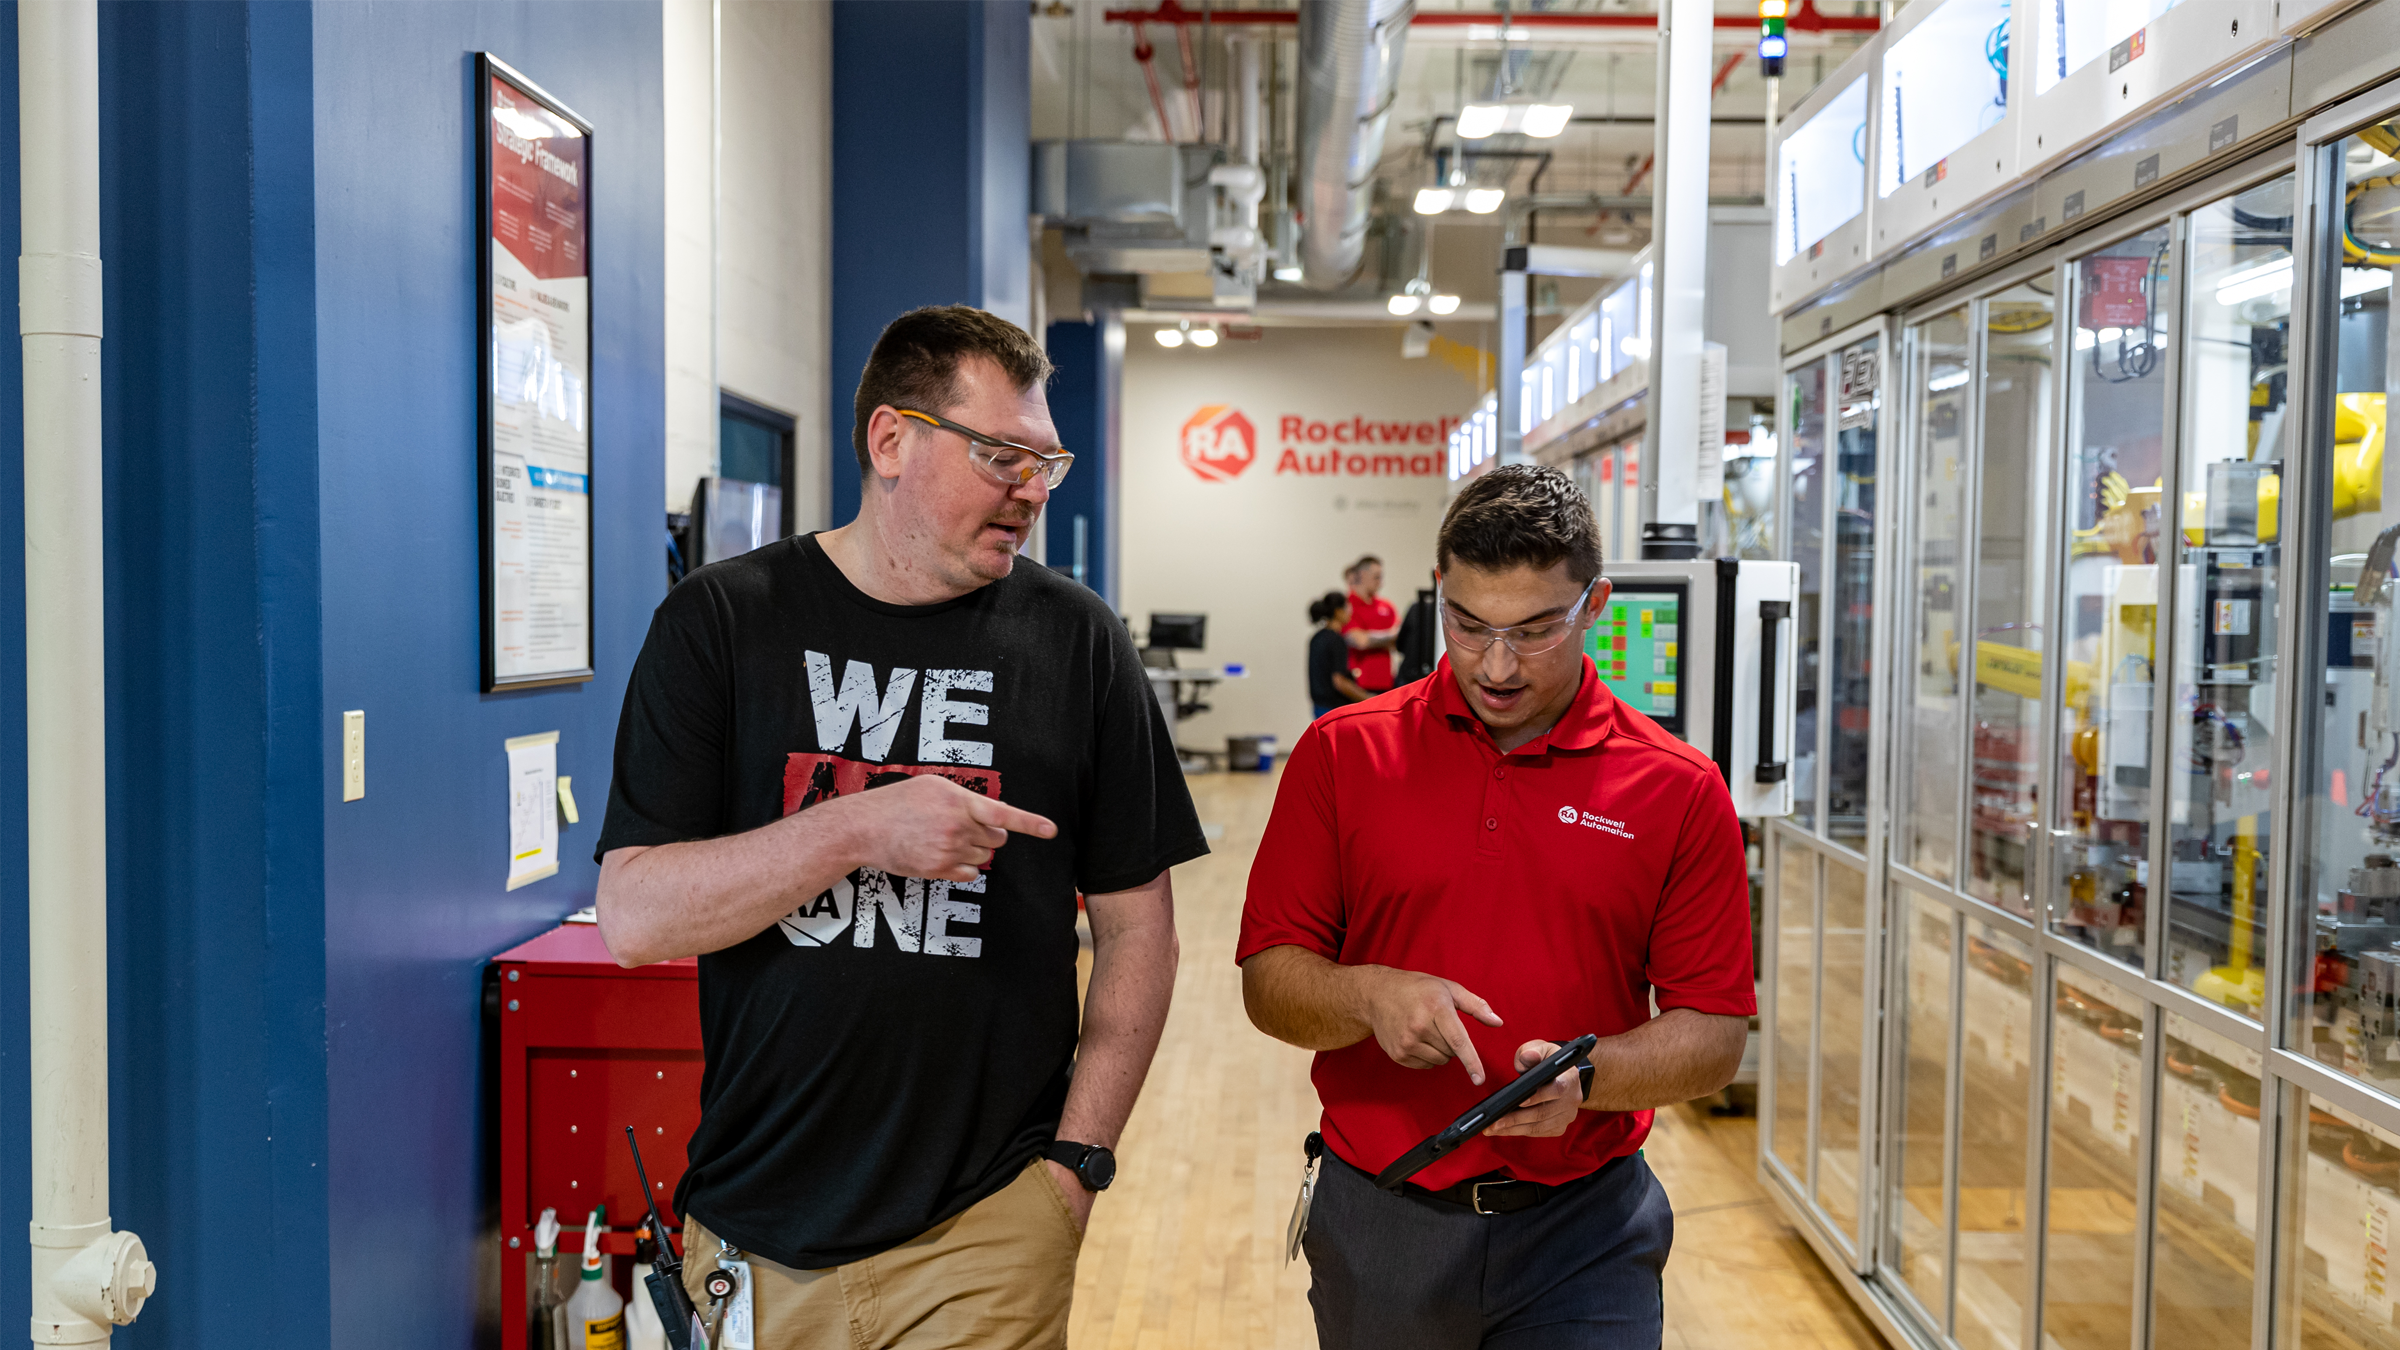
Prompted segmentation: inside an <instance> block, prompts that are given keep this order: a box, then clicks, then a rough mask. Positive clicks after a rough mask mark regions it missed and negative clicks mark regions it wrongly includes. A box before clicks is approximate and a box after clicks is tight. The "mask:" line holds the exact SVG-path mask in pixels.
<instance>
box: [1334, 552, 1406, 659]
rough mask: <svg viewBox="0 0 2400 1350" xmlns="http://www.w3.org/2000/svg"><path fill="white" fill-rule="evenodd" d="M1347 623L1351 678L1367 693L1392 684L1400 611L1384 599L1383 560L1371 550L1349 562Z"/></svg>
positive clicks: (1345, 638)
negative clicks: (1393, 657) (1348, 616)
mask: <svg viewBox="0 0 2400 1350" xmlns="http://www.w3.org/2000/svg"><path fill="white" fill-rule="evenodd" d="M1342 575H1343V576H1345V577H1347V578H1348V579H1349V581H1350V622H1349V623H1347V624H1345V625H1343V627H1342V640H1343V641H1345V642H1348V643H1349V644H1350V678H1351V679H1354V680H1356V681H1358V684H1359V687H1360V688H1361V689H1364V690H1366V691H1367V692H1368V693H1370V694H1380V693H1382V692H1383V691H1384V690H1386V689H1389V688H1391V687H1392V650H1393V648H1394V647H1395V646H1396V645H1397V644H1396V642H1395V641H1394V639H1396V638H1398V637H1399V636H1400V611H1399V610H1396V609H1394V608H1392V602H1391V601H1389V600H1386V599H1384V598H1383V595H1382V591H1383V559H1381V558H1378V557H1376V556H1375V555H1374V554H1372V553H1370V554H1368V555H1367V556H1365V557H1363V558H1361V559H1359V560H1358V561H1357V562H1354V563H1352V564H1350V570H1349V571H1347V572H1344V573H1343V574H1342Z"/></svg>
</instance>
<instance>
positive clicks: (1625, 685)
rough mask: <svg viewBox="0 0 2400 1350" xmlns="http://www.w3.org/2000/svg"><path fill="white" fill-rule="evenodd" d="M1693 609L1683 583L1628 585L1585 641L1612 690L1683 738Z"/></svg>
mask: <svg viewBox="0 0 2400 1350" xmlns="http://www.w3.org/2000/svg"><path fill="white" fill-rule="evenodd" d="M1690 607H1691V593H1690V589H1689V588H1688V587H1687V586H1686V585H1685V584H1684V583H1683V582H1680V581H1673V582H1657V581H1647V580H1641V581H1627V582H1626V583H1624V587H1623V589H1621V590H1619V591H1617V592H1616V593H1615V594H1614V595H1611V596H1609V597H1608V604H1607V605H1606V606H1605V607H1604V608H1602V609H1601V611H1600V612H1599V614H1598V615H1597V616H1595V621H1594V622H1593V624H1592V626H1591V628H1590V629H1589V630H1588V632H1587V634H1586V636H1585V638H1584V650H1585V651H1587V652H1589V653H1591V656H1592V660H1593V662H1594V663H1595V664H1596V665H1597V666H1598V667H1599V672H1600V679H1601V682H1602V683H1604V684H1606V685H1607V686H1608V688H1609V692H1610V693H1613V694H1615V695H1616V696H1617V699H1618V701H1619V702H1621V703H1623V704H1624V705H1625V706H1626V707H1629V708H1631V709H1633V710H1634V711H1635V712H1638V713H1643V714H1646V715H1647V716H1648V717H1649V718H1650V719H1651V720H1652V721H1655V722H1657V723H1658V724H1659V725H1660V726H1661V727H1664V728H1666V729H1667V730H1668V731H1671V732H1673V733H1675V734H1676V735H1679V736H1680V735H1682V734H1683V729H1684V710H1685V706H1686V697H1685V689H1684V678H1683V668H1684V661H1683V648H1684V643H1685V642H1686V641H1687V640H1688V639H1687V637H1686V635H1685V633H1684V624H1683V618H1684V612H1685V611H1686V610H1688V609H1689V608H1690Z"/></svg>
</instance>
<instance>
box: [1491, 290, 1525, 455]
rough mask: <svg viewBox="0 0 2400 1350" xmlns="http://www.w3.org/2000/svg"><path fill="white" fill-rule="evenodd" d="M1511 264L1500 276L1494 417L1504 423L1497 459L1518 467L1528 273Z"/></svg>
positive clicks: (1521, 444)
mask: <svg viewBox="0 0 2400 1350" xmlns="http://www.w3.org/2000/svg"><path fill="white" fill-rule="evenodd" d="M1512 252H1514V250H1512ZM1509 261H1510V266H1509V268H1508V269H1507V270H1505V271H1503V272H1501V273H1500V376H1499V389H1498V393H1499V399H1498V401H1497V402H1496V403H1495V405H1494V408H1493V415H1494V417H1495V418H1496V419H1497V420H1498V421H1499V423H1500V427H1499V432H1500V434H1499V437H1498V441H1499V445H1498V450H1499V453H1498V455H1497V456H1495V459H1496V460H1497V462H1499V463H1502V464H1517V463H1521V462H1523V461H1524V458H1525V269H1524V268H1523V266H1522V265H1520V264H1519V263H1518V260H1517V259H1515V258H1513V257H1512V258H1511V259H1510V260H1509Z"/></svg>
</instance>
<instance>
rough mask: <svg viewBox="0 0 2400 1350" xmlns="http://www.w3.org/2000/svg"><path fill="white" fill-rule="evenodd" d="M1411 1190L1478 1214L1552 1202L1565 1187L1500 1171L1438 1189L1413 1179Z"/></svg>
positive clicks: (1494, 1212) (1516, 1209)
mask: <svg viewBox="0 0 2400 1350" xmlns="http://www.w3.org/2000/svg"><path fill="white" fill-rule="evenodd" d="M1408 1189H1409V1190H1411V1191H1413V1192H1415V1193H1416V1194H1418V1195H1422V1196H1424V1197H1426V1198H1427V1199H1429V1200H1439V1201H1441V1202H1443V1203H1444V1204H1451V1205H1460V1206H1463V1207H1465V1208H1467V1209H1471V1210H1474V1211H1475V1212H1476V1213H1478V1214H1514V1213H1516V1212H1517V1211H1518V1210H1521V1209H1533V1208H1535V1207H1537V1206H1540V1205H1546V1204H1548V1203H1550V1198H1551V1197H1552V1196H1554V1195H1556V1194H1558V1193H1559V1191H1560V1190H1561V1189H1563V1188H1562V1187H1558V1186H1545V1185H1543V1184H1542V1183H1540V1182H1538V1181H1521V1180H1519V1179H1517V1178H1515V1177H1508V1176H1502V1175H1501V1174H1500V1173H1498V1172H1486V1173H1484V1174H1483V1175H1482V1176H1479V1177H1469V1178H1467V1179H1466V1180H1465V1181H1462V1182H1460V1183H1458V1184H1457V1185H1455V1186H1446V1187H1444V1188H1442V1189H1441V1190H1438V1191H1431V1190H1427V1189H1425V1188H1424V1187H1422V1186H1419V1185H1416V1184H1415V1183H1413V1182H1412V1183H1410V1184H1409V1186H1408Z"/></svg>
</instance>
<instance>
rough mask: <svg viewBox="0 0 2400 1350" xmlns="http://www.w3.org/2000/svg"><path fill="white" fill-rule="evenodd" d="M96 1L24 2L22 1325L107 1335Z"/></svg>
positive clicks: (111, 1312) (131, 1277)
mask: <svg viewBox="0 0 2400 1350" xmlns="http://www.w3.org/2000/svg"><path fill="white" fill-rule="evenodd" d="M99 88H100V26H99V7H98V4H97V0H23V2H22V3H20V4H19V5H18V6H17V96H18V153H19V155H20V156H21V160H20V170H19V173H20V178H19V183H18V195H19V209H20V211H21V212H22V216H21V219H22V228H23V235H24V237H23V243H22V248H23V256H22V257H20V258H19V259H18V260H17V286H18V331H19V332H20V333H21V334H22V336H23V340H24V353H25V732H26V734H25V751H26V756H25V757H26V787H27V794H26V796H27V809H26V823H27V849H26V861H27V872H28V882H29V885H28V887H27V902H28V913H27V922H26V929H27V940H28V953H27V954H28V958H29V960H28V964H29V966H30V967H31V976H32V978H31V981H30V988H29V995H30V1010H31V1017H30V1018H29V1040H30V1056H29V1060H30V1064H31V1069H32V1075H33V1083H32V1087H33V1136H32V1164H33V1222H32V1226H31V1232H30V1237H31V1241H32V1248H33V1252H32V1260H33V1306H32V1313H33V1326H32V1335H33V1340H34V1343H36V1344H48V1345H86V1344H95V1343H104V1342H106V1341H107V1340H108V1337H109V1327H110V1325H111V1324H112V1323H123V1322H130V1321H132V1320H133V1316H134V1314H135V1313H137V1312H139V1311H140V1309H141V1303H142V1300H143V1299H144V1298H147V1297H148V1295H149V1292H150V1286H151V1283H152V1278H153V1275H154V1272H153V1271H152V1270H151V1268H150V1265H149V1262H148V1261H146V1260H144V1259H143V1258H142V1252H141V1243H140V1240H139V1239H138V1238H135V1237H133V1236H132V1235H131V1234H112V1233H111V1232H110V1231H109V1214H108V836H107V831H106V820H107V814H108V780H107V775H106V770H105V762H106V750H107V701H106V680H105V674H106V671H105V658H106V656H107V643H106V637H105V634H104V630H103V625H102V612H103V611H102V599H103V596H102V589H103V588H102V582H101V575H102V566H101V563H102V558H101V552H102V550H101V514H102V513H101V510H100V504H101V474H100V100H99Z"/></svg>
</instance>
